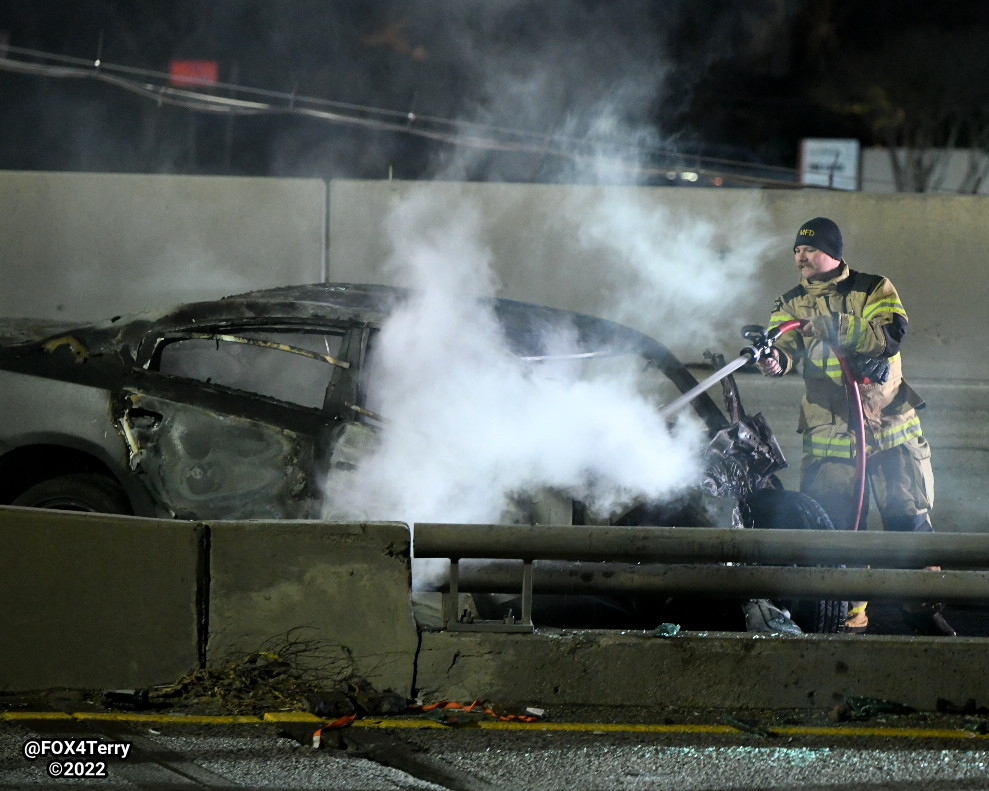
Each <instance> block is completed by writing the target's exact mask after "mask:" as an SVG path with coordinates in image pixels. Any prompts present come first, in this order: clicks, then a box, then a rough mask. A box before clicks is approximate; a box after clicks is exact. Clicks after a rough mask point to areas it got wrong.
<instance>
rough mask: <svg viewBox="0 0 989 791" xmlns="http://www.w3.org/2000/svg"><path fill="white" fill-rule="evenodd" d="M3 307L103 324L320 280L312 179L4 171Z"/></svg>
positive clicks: (322, 210) (318, 196)
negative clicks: (123, 315) (193, 302)
mask: <svg viewBox="0 0 989 791" xmlns="http://www.w3.org/2000/svg"><path fill="white" fill-rule="evenodd" d="M0 206H2V207H3V211H0V274H2V279H3V288H2V290H0V315H3V316H31V317H37V318H64V319H66V320H69V321H77V320H79V321H82V320H98V319H104V318H110V317H111V316H115V315H118V314H120V313H126V312H129V311H135V310H143V309H145V308H151V307H158V306H166V305H171V304H173V303H177V302H187V301H190V300H196V299H210V298H213V297H220V296H224V295H226V294H233V293H236V292H238V291H247V290H249V289H253V288H263V287H265V286H280V285H285V284H289V283H311V282H314V281H318V280H322V279H323V274H324V269H325V266H324V262H325V249H326V184H325V182H323V181H321V180H318V179H270V178H238V177H213V176H160V175H142V174H111V173H29V172H17V171H0Z"/></svg>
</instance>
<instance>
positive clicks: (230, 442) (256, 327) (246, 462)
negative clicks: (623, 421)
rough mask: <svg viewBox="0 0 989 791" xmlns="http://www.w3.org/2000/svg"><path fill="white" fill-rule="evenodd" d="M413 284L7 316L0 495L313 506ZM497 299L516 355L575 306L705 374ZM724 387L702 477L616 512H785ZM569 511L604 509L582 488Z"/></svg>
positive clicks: (157, 512)
mask: <svg viewBox="0 0 989 791" xmlns="http://www.w3.org/2000/svg"><path fill="white" fill-rule="evenodd" d="M405 297H406V293H405V292H403V291H402V290H399V289H395V288H390V287H385V286H374V285H347V284H314V285H309V286H286V287H282V288H274V289H266V290H261V291H255V292H249V293H245V294H241V295H236V296H232V297H227V298H224V299H220V300H215V301H209V302H200V303H190V304H185V305H180V306H176V307H173V308H169V309H166V310H162V311H151V312H145V313H139V314H133V315H130V316H125V317H115V318H112V319H110V320H107V321H104V322H100V323H95V324H87V325H83V326H73V327H66V326H58V325H56V324H54V323H50V322H44V321H31V320H27V319H18V320H8V321H6V322H3V323H0V382H2V384H0V394H2V396H0V399H2V400H0V502H2V503H5V504H14V505H23V506H32V507H47V508H64V509H76V510H87V511H101V512H106V513H131V514H136V515H140V516H157V517H175V518H182V519H307V518H318V517H320V516H321V515H322V510H321V509H322V505H321V499H322V498H321V488H322V487H321V482H322V481H323V479H324V477H325V475H326V474H327V472H328V470H329V469H330V468H331V467H332V466H333V465H334V464H335V463H336V464H340V465H343V464H350V463H352V460H351V459H349V458H348V456H347V454H348V453H352V452H353V444H354V443H353V442H351V441H349V440H348V437H352V436H353V435H354V432H355V431H358V432H359V431H361V430H363V431H368V430H371V431H373V430H374V426H375V424H376V423H378V421H380V419H381V418H380V416H378V415H376V414H375V413H374V411H373V410H372V409H371V408H370V407H369V404H371V403H373V393H370V392H369V388H370V386H371V383H370V382H369V374H368V371H369V365H368V361H369V359H370V358H371V356H372V353H373V348H374V344H375V341H376V337H377V333H378V332H379V330H380V328H381V327H382V325H383V323H384V322H385V320H386V319H387V317H388V316H389V314H390V313H391V311H392V310H393V309H394V307H395V306H396V304H398V303H400V302H401V301H402V300H403V299H404V298H405ZM488 304H489V306H490V308H491V309H492V310H493V312H494V314H495V315H496V317H497V319H498V322H499V324H500V325H501V327H502V330H503V333H504V338H505V342H506V344H507V346H508V348H509V351H510V352H511V353H513V354H515V355H518V356H519V357H527V356H532V357H539V359H544V355H543V351H544V350H543V349H542V348H541V346H540V341H539V337H540V334H541V329H542V328H544V327H546V326H548V325H551V324H553V323H558V322H560V321H565V322H567V324H568V326H570V327H571V328H574V329H575V330H576V336H577V340H578V343H579V346H580V348H581V349H584V350H592V351H593V350H605V349H606V350H608V354H614V353H617V352H622V353H634V354H637V355H639V356H641V358H643V359H644V360H645V361H646V364H647V365H648V366H651V367H652V368H653V369H655V371H656V372H657V373H658V374H659V375H661V376H662V377H663V378H664V380H665V381H667V382H669V383H671V386H672V388H673V389H674V390H675V391H676V392H678V393H684V392H686V391H688V390H689V389H690V388H692V387H694V386H695V385H696V384H697V382H696V379H695V378H694V377H693V376H692V374H691V373H690V372H689V371H688V369H687V368H686V367H685V366H684V365H683V364H682V363H681V362H680V361H679V360H678V359H677V358H676V357H675V356H674V355H673V354H672V353H671V352H670V351H669V350H668V349H667V348H666V347H665V346H663V345H662V344H661V343H659V342H658V341H656V340H654V339H652V338H650V337H648V336H646V335H644V334H642V333H640V332H638V331H635V330H633V329H631V328H628V327H625V326H622V325H619V324H615V323H612V322H609V321H605V320H601V319H596V318H592V317H589V316H585V315H582V314H576V313H569V312H565V311H559V310H554V309H550V308H546V307H541V306H535V305H529V304H525V303H519V302H514V301H511V300H490V301H488ZM724 392H725V396H726V403H727V407H728V415H727V416H726V415H725V414H724V413H723V412H722V411H721V409H719V407H718V406H717V405H716V404H715V402H714V401H713V400H712V399H711V397H710V396H709V395H708V394H707V393H701V394H700V395H699V396H697V397H696V398H695V399H694V400H693V401H692V402H691V407H692V408H693V409H694V411H695V412H696V413H697V414H698V415H699V416H700V418H701V419H702V420H703V421H704V424H705V426H706V427H707V429H708V432H709V436H710V437H711V443H710V446H709V449H708V453H707V465H706V469H705V474H704V476H703V480H702V481H699V482H698V486H697V487H696V489H695V490H694V491H693V492H691V493H690V494H689V495H688V496H686V497H683V498H679V499H678V500H677V501H676V502H674V503H666V504H655V503H654V504H649V505H643V506H639V507H637V508H633V509H631V510H629V511H627V512H626V513H624V514H621V515H620V516H619V517H617V518H616V519H614V520H612V523H616V524H681V525H688V524H705V520H707V521H708V522H710V521H711V517H710V513H711V509H710V508H704V507H702V506H703V505H704V504H705V502H706V503H707V505H709V504H710V502H711V501H712V500H714V501H717V502H720V503H723V504H725V506H726V507H725V508H723V509H722V510H721V514H722V517H721V520H720V526H728V524H729V523H730V524H734V525H735V526H739V527H743V526H752V525H758V526H772V525H770V524H769V522H772V521H779V518H780V515H779V513H778V511H779V507H780V502H781V501H780V500H779V498H773V497H769V498H768V499H767V496H766V494H765V493H766V492H775V491H780V488H781V487H780V486H779V483H778V481H777V480H776V479H775V476H774V473H775V472H776V471H777V470H778V469H780V468H781V467H782V466H785V461H784V460H783V457H782V454H781V453H780V451H779V446H778V445H777V444H776V441H775V439H774V438H773V436H772V432H771V431H770V430H769V427H768V425H767V424H766V422H765V421H764V420H763V419H762V418H761V416H759V415H756V416H754V417H748V416H746V415H745V414H744V412H743V411H742V409H741V404H740V401H739V399H738V393H737V389H735V387H734V380H733V379H731V378H729V379H727V380H726V381H725V391H724ZM787 494H788V495H795V494H796V493H792V492H791V493H787ZM769 500H772V503H769ZM790 500H792V498H790ZM790 500H787V503H790ZM784 505H786V504H784ZM802 505H803V504H802ZM786 507H789V506H786ZM566 515H567V516H568V517H569V518H570V519H571V520H572V521H574V522H575V523H580V522H582V521H591V522H592V523H597V522H596V521H593V520H592V518H591V517H589V516H588V515H587V514H586V512H584V511H582V510H581V509H580V507H579V504H578V505H577V507H574V508H573V509H570V510H568V511H567V512H566ZM792 516H793V515H792V513H790V514H788V516H787V518H788V520H789V523H788V526H792V524H791V523H792ZM808 526H813V527H818V526H821V525H819V524H813V525H808ZM825 628H829V627H827V626H825Z"/></svg>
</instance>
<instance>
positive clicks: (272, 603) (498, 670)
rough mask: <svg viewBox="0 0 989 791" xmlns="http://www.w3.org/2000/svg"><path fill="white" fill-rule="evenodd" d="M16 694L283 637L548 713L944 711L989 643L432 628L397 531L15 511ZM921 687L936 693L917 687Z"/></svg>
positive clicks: (397, 684)
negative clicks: (611, 709)
mask: <svg viewBox="0 0 989 791" xmlns="http://www.w3.org/2000/svg"><path fill="white" fill-rule="evenodd" d="M0 556H2V557H3V558H4V560H5V561H6V563H5V569H4V574H3V575H2V576H0V597H2V599H0V600H2V601H3V608H2V610H0V634H2V635H3V639H4V653H3V658H2V660H0V690H2V691H4V692H10V693H13V692H27V691H32V690H42V689H50V688H58V687H68V688H72V689H106V688H111V689H114V688H141V687H148V686H152V685H156V684H165V683H170V682H174V681H177V680H178V679H180V678H182V677H184V676H185V675H186V674H188V673H189V672H190V671H192V670H193V669H195V668H197V667H200V666H202V664H203V662H205V663H206V664H208V665H211V666H223V665H225V664H227V662H229V661H230V660H231V659H236V658H238V657H240V656H243V654H245V653H251V652H254V651H258V650H261V649H263V648H265V647H267V648H272V647H275V646H277V645H278V644H280V643H282V642H284V638H285V637H286V636H290V638H291V639H293V640H298V641H302V642H305V643H308V647H307V648H308V649H309V650H311V653H310V654H309V655H308V656H307V657H306V659H307V662H308V663H311V664H312V666H313V668H314V669H316V668H319V669H320V672H319V673H318V674H317V675H318V676H319V677H321V678H322V679H324V680H325V683H326V684H327V686H329V687H333V686H336V685H339V684H340V683H341V681H342V679H344V678H346V677H348V676H349V677H354V678H357V677H359V678H361V679H363V680H364V681H368V682H371V683H372V684H373V685H374V686H375V687H376V688H377V689H379V690H381V691H385V690H392V691H394V692H397V693H398V694H399V695H402V696H404V697H406V698H412V697H414V696H419V697H421V698H422V699H423V700H460V701H464V702H469V701H471V700H474V699H475V698H480V699H482V700H487V701H492V702H496V703H522V704H525V705H533V706H553V705H561V706H562V705H571V706H572V705H592V706H629V707H640V708H641V707H649V708H663V707H684V706H702V707H705V708H726V709H733V710H734V709H744V708H753V709H765V708H772V707H779V708H818V709H822V708H823V709H827V708H831V707H832V706H833V705H834V703H835V702H836V701H837V700H840V699H841V698H842V697H843V696H846V695H863V696H868V697H879V698H887V699H890V700H895V701H898V702H901V703H907V704H909V705H912V706H915V707H917V708H919V709H922V710H933V709H934V708H935V705H936V703H937V699H938V698H939V697H940V698H945V699H948V700H954V701H965V700H968V699H970V698H975V699H977V700H984V699H986V698H989V676H987V675H986V674H985V673H984V672H983V670H982V658H983V655H984V653H985V646H986V640H985V639H980V638H957V639H952V640H944V639H938V638H911V637H902V638H895V637H894V638H889V637H869V636H864V637H862V636H857V635H850V636H834V635H830V636H829V635H799V636H789V637H779V636H775V637H773V636H769V635H765V634H725V633H689V634H688V633H683V634H681V635H678V636H677V637H675V638H673V639H661V638H658V637H654V636H652V635H651V634H650V633H649V632H646V631H639V632H636V631H624V632H612V631H596V632H580V631H573V630H565V631H560V630H553V629H550V630H543V629H540V630H538V631H537V632H536V633H534V634H504V633H501V634H499V633H482V632H435V631H429V630H424V631H423V632H422V633H421V634H419V633H418V631H417V629H416V626H415V622H414V619H413V615H412V608H411V605H410V591H409V531H408V528H407V527H406V526H405V525H401V524H396V523H376V524H325V523H316V522H305V523H304V522H276V523H262V522H241V523H237V522H213V523H209V524H206V523H196V522H180V521H164V520H154V519H138V518H133V517H123V516H104V515H98V514H80V513H70V512H61V511H40V510H37V511H36V510H33V509H26V508H14V507H2V508H0ZM917 679H923V680H924V683H922V684H918V683H917Z"/></svg>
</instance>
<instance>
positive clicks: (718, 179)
mask: <svg viewBox="0 0 989 791" xmlns="http://www.w3.org/2000/svg"><path fill="white" fill-rule="evenodd" d="M711 183H712V184H713V185H714V186H715V187H722V186H724V183H725V180H724V179H723V178H721V176H715V177H714V178H713V179H711Z"/></svg>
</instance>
